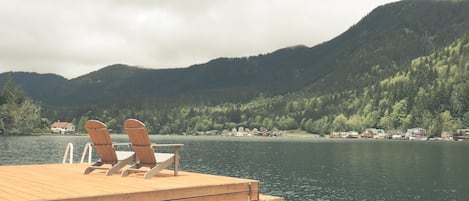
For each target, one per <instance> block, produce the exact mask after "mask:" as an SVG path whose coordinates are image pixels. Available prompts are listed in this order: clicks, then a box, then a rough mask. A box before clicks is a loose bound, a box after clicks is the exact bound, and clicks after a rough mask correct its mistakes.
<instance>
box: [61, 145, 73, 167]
mask: <svg viewBox="0 0 469 201" xmlns="http://www.w3.org/2000/svg"><path fill="white" fill-rule="evenodd" d="M67 158H69V163H70V164H73V144H72V143H68V144H67V147H66V148H65V153H64V157H63V160H62V163H63V164H65V163H66V162H67Z"/></svg>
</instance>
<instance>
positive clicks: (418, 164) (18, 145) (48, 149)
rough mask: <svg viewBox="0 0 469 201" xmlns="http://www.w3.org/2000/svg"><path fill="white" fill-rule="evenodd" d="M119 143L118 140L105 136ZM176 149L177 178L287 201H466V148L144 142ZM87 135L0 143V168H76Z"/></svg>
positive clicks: (121, 138) (284, 141) (122, 138)
mask: <svg viewBox="0 0 469 201" xmlns="http://www.w3.org/2000/svg"><path fill="white" fill-rule="evenodd" d="M112 138H113V140H114V141H115V142H127V141H128V140H127V136H126V135H113V136H112ZM151 138H152V141H153V142H154V143H183V144H185V146H184V148H183V149H182V151H181V164H180V169H181V170H182V171H191V172H199V173H209V174H217V175H226V176H233V177H242V178H249V179H256V180H259V181H260V182H261V193H263V194H269V195H277V196H282V197H284V198H285V200H287V201H305V200H318V201H325V200H330V201H335V200H370V201H375V200H403V201H404V200H435V201H437V200H438V201H442V200H469V160H468V159H469V158H468V157H469V143H468V142H429V141H425V142H421V141H376V140H327V139H292V138H260V137H252V138H248V137H246V138H244V137H241V138H236V137H191V136H184V137H183V136H159V135H158V136H151ZM88 141H89V138H88V137H87V136H39V137H37V136H36V137H33V136H30V137H29V136H28V137H0V149H1V152H0V164H1V165H18V164H37V163H41V164H42V163H60V162H61V161H62V157H63V154H64V150H65V147H66V145H67V143H68V142H72V143H73V144H74V145H75V151H74V152H75V155H74V156H75V161H79V160H80V157H81V153H82V151H83V146H84V144H86V143H87V142H88Z"/></svg>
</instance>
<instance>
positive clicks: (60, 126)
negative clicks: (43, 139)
mask: <svg viewBox="0 0 469 201" xmlns="http://www.w3.org/2000/svg"><path fill="white" fill-rule="evenodd" d="M50 130H51V132H52V133H59V134H67V133H74V132H75V125H73V123H70V122H61V121H56V122H54V123H53V124H52V125H51V126H50Z"/></svg>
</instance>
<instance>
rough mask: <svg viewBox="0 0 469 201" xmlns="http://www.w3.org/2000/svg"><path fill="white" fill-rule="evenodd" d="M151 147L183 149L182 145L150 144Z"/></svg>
mask: <svg viewBox="0 0 469 201" xmlns="http://www.w3.org/2000/svg"><path fill="white" fill-rule="evenodd" d="M151 146H152V147H174V148H180V147H183V146H184V144H153V143H152V144H151Z"/></svg>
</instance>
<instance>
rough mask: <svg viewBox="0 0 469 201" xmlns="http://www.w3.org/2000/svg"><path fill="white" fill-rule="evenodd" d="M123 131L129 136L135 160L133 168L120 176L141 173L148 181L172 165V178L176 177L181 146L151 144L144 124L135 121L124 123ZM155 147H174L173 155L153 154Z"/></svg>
mask: <svg viewBox="0 0 469 201" xmlns="http://www.w3.org/2000/svg"><path fill="white" fill-rule="evenodd" d="M124 130H125V132H126V133H127V135H128V136H129V140H130V144H131V147H132V148H133V150H134V151H135V155H136V158H137V159H136V163H135V164H134V165H133V166H131V167H130V168H128V169H126V170H124V171H122V174H121V176H123V177H126V176H128V175H129V174H131V173H139V172H143V173H144V178H145V179H150V178H151V177H152V176H153V175H155V174H157V173H158V172H160V171H161V170H163V169H165V168H167V167H168V166H170V165H174V176H177V175H178V168H179V149H180V148H181V147H182V146H184V145H183V144H152V143H151V141H150V138H149V136H148V132H147V129H146V127H145V124H144V123H142V122H141V121H139V120H137V119H127V120H126V121H125V122H124ZM157 147H174V153H155V148H157Z"/></svg>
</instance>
